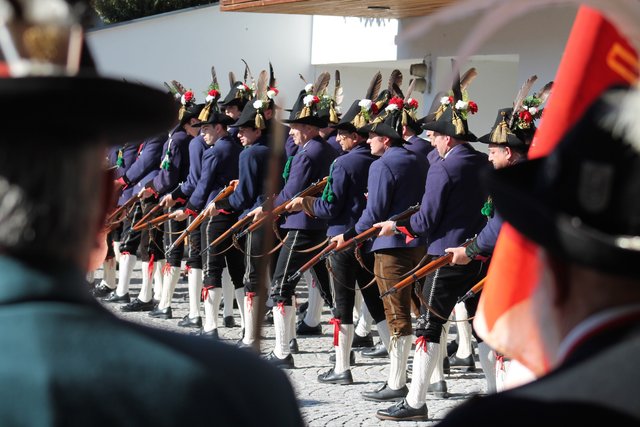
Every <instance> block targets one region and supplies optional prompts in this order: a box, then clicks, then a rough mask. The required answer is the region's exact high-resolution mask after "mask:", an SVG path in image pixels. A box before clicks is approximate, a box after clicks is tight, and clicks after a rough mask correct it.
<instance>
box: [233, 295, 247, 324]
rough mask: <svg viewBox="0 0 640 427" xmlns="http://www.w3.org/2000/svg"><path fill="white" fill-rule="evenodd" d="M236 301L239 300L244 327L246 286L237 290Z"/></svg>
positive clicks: (241, 322)
mask: <svg viewBox="0 0 640 427" xmlns="http://www.w3.org/2000/svg"><path fill="white" fill-rule="evenodd" d="M234 292H235V294H236V301H238V311H239V312H240V327H241V328H244V327H245V326H246V324H245V318H244V288H238V289H236V290H235V291H234Z"/></svg>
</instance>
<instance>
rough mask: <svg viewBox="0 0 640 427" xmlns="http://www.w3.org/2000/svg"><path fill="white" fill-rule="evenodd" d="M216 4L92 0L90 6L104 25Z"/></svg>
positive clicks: (186, 0) (197, 0) (187, 0)
mask: <svg viewBox="0 0 640 427" xmlns="http://www.w3.org/2000/svg"><path fill="white" fill-rule="evenodd" d="M210 3H217V1H216V0H92V1H91V4H92V6H93V7H94V9H95V10H96V12H97V13H98V15H100V18H102V20H103V21H104V22H105V23H106V24H115V23H118V22H125V21H130V20H132V19H136V18H143V17H145V16H151V15H157V14H159V13H165V12H172V11H174V10H180V9H185V8H188V7H193V6H200V5H204V4H210Z"/></svg>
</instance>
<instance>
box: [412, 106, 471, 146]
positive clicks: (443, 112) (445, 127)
mask: <svg viewBox="0 0 640 427" xmlns="http://www.w3.org/2000/svg"><path fill="white" fill-rule="evenodd" d="M445 98H446V101H445V100H444V99H445ZM459 102H460V103H459ZM471 102H473V101H470V102H467V101H455V100H454V99H453V97H443V100H442V101H441V105H440V108H439V109H438V111H436V113H435V116H434V120H433V121H427V122H426V123H425V124H423V125H422V128H423V129H425V130H431V131H434V132H437V133H440V134H442V135H447V136H450V137H452V138H455V139H459V140H461V141H476V140H477V139H478V138H477V137H476V136H475V135H474V134H473V133H472V132H471V131H469V125H468V124H467V119H466V115H467V114H468V111H469V109H470V108H471V110H473V109H477V106H475V104H471Z"/></svg>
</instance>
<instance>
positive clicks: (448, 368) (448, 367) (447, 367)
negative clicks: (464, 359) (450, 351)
mask: <svg viewBox="0 0 640 427" xmlns="http://www.w3.org/2000/svg"><path fill="white" fill-rule="evenodd" d="M442 371H443V372H444V373H445V374H447V375H449V374H450V373H451V365H449V358H448V357H445V358H444V359H442Z"/></svg>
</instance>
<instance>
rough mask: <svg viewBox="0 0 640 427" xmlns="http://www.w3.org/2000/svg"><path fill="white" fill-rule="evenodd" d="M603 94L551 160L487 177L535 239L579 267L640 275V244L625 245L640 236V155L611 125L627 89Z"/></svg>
mask: <svg viewBox="0 0 640 427" xmlns="http://www.w3.org/2000/svg"><path fill="white" fill-rule="evenodd" d="M603 99H605V101H606V102H602V101H598V102H596V103H595V104H593V106H592V107H590V108H589V110H588V111H587V113H586V114H585V115H584V117H583V118H582V119H581V120H580V121H579V122H578V123H577V125H575V126H574V127H573V128H572V129H571V131H569V132H568V133H567V134H566V135H565V136H564V137H563V139H562V140H561V141H560V143H559V144H558V146H556V148H554V150H553V151H552V152H551V154H549V155H548V156H547V157H544V158H540V159H535V160H530V161H526V162H522V163H519V164H517V165H515V166H512V167H507V168H503V169H500V170H496V171H492V172H490V173H488V174H487V176H486V180H487V183H488V186H489V191H490V193H491V194H492V197H493V200H494V203H495V206H496V209H497V210H498V211H499V212H500V214H501V215H502V216H503V217H504V219H505V221H507V222H509V223H510V224H512V225H513V226H514V227H515V228H516V229H517V230H518V231H520V232H521V233H522V234H523V235H524V236H526V237H527V238H528V239H530V240H531V241H533V242H535V243H537V244H539V245H540V246H542V247H544V248H545V249H546V250H548V251H549V252H550V253H552V254H554V255H555V256H557V257H560V258H562V259H565V260H569V261H572V262H575V263H576V264H580V265H583V266H585V267H589V268H592V269H595V270H599V271H603V272H606V273H610V274H614V275H623V276H628V277H634V278H638V277H640V270H639V269H638V267H637V266H638V263H640V249H638V247H637V245H636V246H634V245H633V244H628V243H625V242H629V241H633V240H634V239H637V235H638V223H637V221H635V218H637V212H638V206H639V204H638V201H637V200H631V199H630V198H633V197H635V196H634V195H635V194H637V191H638V185H639V184H638V176H639V174H640V171H639V170H638V168H637V164H638V156H639V155H638V153H637V152H635V151H634V150H635V149H634V148H631V147H630V146H629V144H627V143H625V142H623V141H622V140H620V136H615V137H614V136H612V132H613V131H612V130H611V129H607V128H606V126H611V125H603V123H606V120H604V119H603V118H605V117H606V119H607V120H610V119H611V118H612V117H616V116H617V114H619V110H618V109H617V108H619V105H620V104H621V101H622V99H621V91H618V92H615V91H614V92H612V93H611V94H609V95H608V96H606V97H605V98H603ZM603 126H605V127H603ZM616 132H618V130H617V129H616ZM604 147H606V149H605V148H604Z"/></svg>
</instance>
